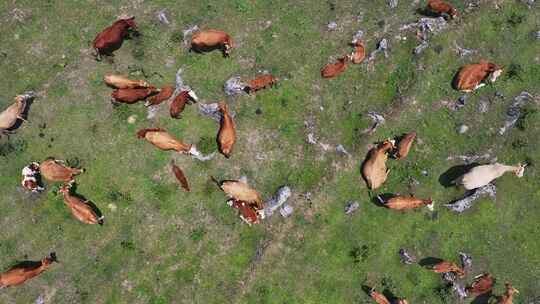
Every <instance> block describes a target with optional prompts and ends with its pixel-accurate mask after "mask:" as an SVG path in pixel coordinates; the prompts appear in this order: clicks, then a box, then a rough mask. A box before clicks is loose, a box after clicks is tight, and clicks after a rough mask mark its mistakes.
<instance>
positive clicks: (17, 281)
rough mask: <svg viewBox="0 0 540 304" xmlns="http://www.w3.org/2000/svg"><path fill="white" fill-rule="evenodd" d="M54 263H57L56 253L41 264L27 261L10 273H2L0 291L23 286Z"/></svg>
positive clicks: (0, 275) (0, 274)
mask: <svg viewBox="0 0 540 304" xmlns="http://www.w3.org/2000/svg"><path fill="white" fill-rule="evenodd" d="M53 262H56V254H55V253H54V252H53V253H51V254H50V256H49V257H46V258H44V259H43V260H41V261H39V262H33V261H26V262H22V263H20V264H18V265H15V266H13V267H12V268H11V269H9V270H8V271H6V272H4V273H0V289H3V288H6V287H11V286H17V285H21V284H23V283H24V282H26V281H28V280H30V279H32V278H34V277H36V276H38V275H40V274H41V273H42V272H44V271H45V270H47V269H48V268H49V267H50V266H51V265H52V263H53Z"/></svg>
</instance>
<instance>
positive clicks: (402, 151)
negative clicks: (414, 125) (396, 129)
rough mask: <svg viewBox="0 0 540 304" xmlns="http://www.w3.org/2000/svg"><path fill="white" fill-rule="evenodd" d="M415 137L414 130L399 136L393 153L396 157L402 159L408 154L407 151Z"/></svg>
mask: <svg viewBox="0 0 540 304" xmlns="http://www.w3.org/2000/svg"><path fill="white" fill-rule="evenodd" d="M415 138H416V132H411V133H407V134H405V135H403V136H402V137H401V139H400V140H399V142H398V143H397V147H396V151H395V153H394V155H395V157H396V158H397V159H403V158H405V157H407V155H409V151H410V150H411V146H412V144H413V142H414V139H415Z"/></svg>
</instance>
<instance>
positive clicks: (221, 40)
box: [191, 30, 234, 57]
mask: <svg viewBox="0 0 540 304" xmlns="http://www.w3.org/2000/svg"><path fill="white" fill-rule="evenodd" d="M232 48H234V43H233V40H232V38H231V36H230V35H229V34H227V33H225V32H223V31H219V30H204V31H200V32H197V33H195V34H194V35H193V37H192V38H191V50H193V51H196V52H207V51H212V50H215V49H221V51H222V52H223V56H224V57H228V56H229V55H230V53H231V49H232Z"/></svg>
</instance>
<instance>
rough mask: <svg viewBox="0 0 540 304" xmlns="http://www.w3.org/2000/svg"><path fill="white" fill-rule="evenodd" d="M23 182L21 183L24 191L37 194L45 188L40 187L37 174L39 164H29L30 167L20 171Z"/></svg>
mask: <svg viewBox="0 0 540 304" xmlns="http://www.w3.org/2000/svg"><path fill="white" fill-rule="evenodd" d="M22 176H23V180H22V182H21V184H22V186H23V188H24V189H26V190H28V191H31V192H34V193H39V192H41V191H43V190H45V188H43V187H41V186H40V183H39V180H40V174H39V164H38V163H36V162H33V163H31V164H30V165H28V166H26V167H24V168H23V169H22Z"/></svg>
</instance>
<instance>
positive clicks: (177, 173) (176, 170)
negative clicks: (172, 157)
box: [171, 161, 191, 192]
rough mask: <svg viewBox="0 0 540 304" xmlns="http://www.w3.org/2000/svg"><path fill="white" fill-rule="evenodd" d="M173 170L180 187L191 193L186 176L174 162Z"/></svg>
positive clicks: (172, 164) (172, 163) (172, 162)
mask: <svg viewBox="0 0 540 304" xmlns="http://www.w3.org/2000/svg"><path fill="white" fill-rule="evenodd" d="M171 169H172V172H173V173H174V176H175V177H176V180H177V181H178V182H179V183H180V186H182V188H184V190H186V191H187V192H189V191H191V190H190V189H189V183H188V181H187V178H186V176H185V175H184V172H183V171H182V169H180V168H179V167H178V166H177V165H175V164H174V161H171Z"/></svg>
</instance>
